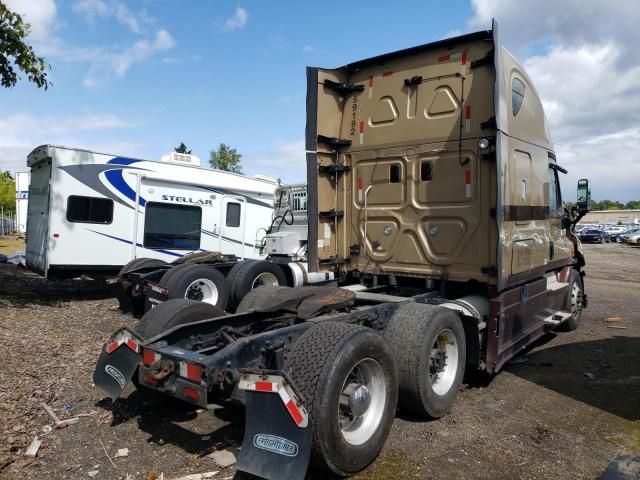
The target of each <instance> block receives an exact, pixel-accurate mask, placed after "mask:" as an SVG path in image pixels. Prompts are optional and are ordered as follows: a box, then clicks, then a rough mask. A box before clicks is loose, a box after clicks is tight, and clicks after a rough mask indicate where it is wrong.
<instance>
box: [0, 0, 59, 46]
mask: <svg viewBox="0 0 640 480" xmlns="http://www.w3.org/2000/svg"><path fill="white" fill-rule="evenodd" d="M4 3H5V4H6V6H7V7H8V8H9V9H10V10H12V11H14V12H16V13H17V14H19V15H20V16H22V19H23V20H24V21H25V22H27V23H29V24H30V25H31V33H30V37H31V38H32V39H33V40H35V41H44V40H46V38H47V37H49V36H50V34H51V31H52V29H53V28H54V27H55V22H56V13H57V9H56V4H55V1H54V0H4Z"/></svg>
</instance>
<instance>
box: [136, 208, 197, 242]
mask: <svg viewBox="0 0 640 480" xmlns="http://www.w3.org/2000/svg"><path fill="white" fill-rule="evenodd" d="M201 225H202V209H201V208H200V207H194V206H187V205H174V204H172V203H158V202H147V205H146V208H145V214H144V246H145V248H164V249H168V250H196V249H198V248H200V227H201Z"/></svg>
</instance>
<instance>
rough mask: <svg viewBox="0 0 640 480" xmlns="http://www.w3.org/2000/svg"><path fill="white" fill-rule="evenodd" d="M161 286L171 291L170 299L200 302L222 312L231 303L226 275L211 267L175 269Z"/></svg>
mask: <svg viewBox="0 0 640 480" xmlns="http://www.w3.org/2000/svg"><path fill="white" fill-rule="evenodd" d="M159 286H160V287H162V288H166V289H167V290H168V291H169V299H177V298H186V299H189V300H198V301H200V302H203V303H208V304H211V305H215V306H216V307H218V308H220V309H222V310H224V309H225V308H226V307H227V303H228V302H229V284H228V283H227V281H226V279H225V278H224V275H222V273H220V271H219V270H218V269H216V268H215V267H212V266H210V265H194V264H184V265H180V266H177V267H173V268H172V269H170V270H169V271H167V273H165V274H164V275H163V277H162V278H161V279H160V282H159ZM156 308H157V307H156Z"/></svg>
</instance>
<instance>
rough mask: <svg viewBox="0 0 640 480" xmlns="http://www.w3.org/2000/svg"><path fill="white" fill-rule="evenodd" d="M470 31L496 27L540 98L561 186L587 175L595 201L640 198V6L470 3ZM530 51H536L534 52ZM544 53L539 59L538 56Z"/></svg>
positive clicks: (507, 0)
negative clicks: (562, 170)
mask: <svg viewBox="0 0 640 480" xmlns="http://www.w3.org/2000/svg"><path fill="white" fill-rule="evenodd" d="M471 5H472V8H473V10H474V14H473V16H472V18H470V19H469V21H468V22H467V26H468V27H469V28H470V29H473V30H475V29H486V28H489V27H490V26H491V19H492V18H496V19H497V20H498V22H499V27H500V32H501V36H502V41H503V42H504V44H505V45H506V46H507V47H508V48H509V49H511V50H514V51H515V52H516V54H517V56H518V57H520V60H521V61H522V63H523V65H524V67H525V68H526V70H527V72H528V73H529V75H530V76H531V79H532V81H533V83H534V85H535V86H536V89H537V90H538V93H539V94H540V96H541V98H542V101H543V104H544V107H545V112H546V114H547V118H548V120H549V122H550V126H551V134H552V137H553V138H554V141H555V148H556V153H557V157H558V162H559V163H560V164H561V165H564V166H566V167H567V168H568V169H569V175H568V178H566V180H567V181H565V182H564V183H563V187H564V189H565V195H566V199H567V200H574V199H575V193H574V192H573V189H574V186H575V182H574V181H575V180H577V178H581V177H589V178H591V179H592V183H593V195H594V198H595V199H603V198H609V199H612V200H620V201H628V200H630V199H635V198H638V197H640V194H639V193H638V192H640V190H639V189H638V186H637V179H638V178H640V162H639V161H638V158H637V152H639V151H640V130H639V129H638V127H637V125H640V66H639V64H640V52H639V51H638V49H637V47H636V45H637V44H638V42H639V41H640V30H638V29H637V25H638V24H639V23H640V8H638V6H637V4H636V3H635V2H629V1H627V0H608V1H607V2H606V3H605V2H602V1H596V0H565V1H563V2H558V1H556V0H538V1H537V2H521V1H517V0H471ZM531 52H536V53H534V54H532V53H531ZM539 52H542V53H539Z"/></svg>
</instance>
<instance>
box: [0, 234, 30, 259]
mask: <svg viewBox="0 0 640 480" xmlns="http://www.w3.org/2000/svg"><path fill="white" fill-rule="evenodd" d="M26 248H27V247H26V245H25V242H24V239H21V238H17V237H12V236H6V237H0V253H4V254H5V255H13V254H14V253H15V252H17V251H19V250H21V251H23V252H24V251H25V250H26Z"/></svg>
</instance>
